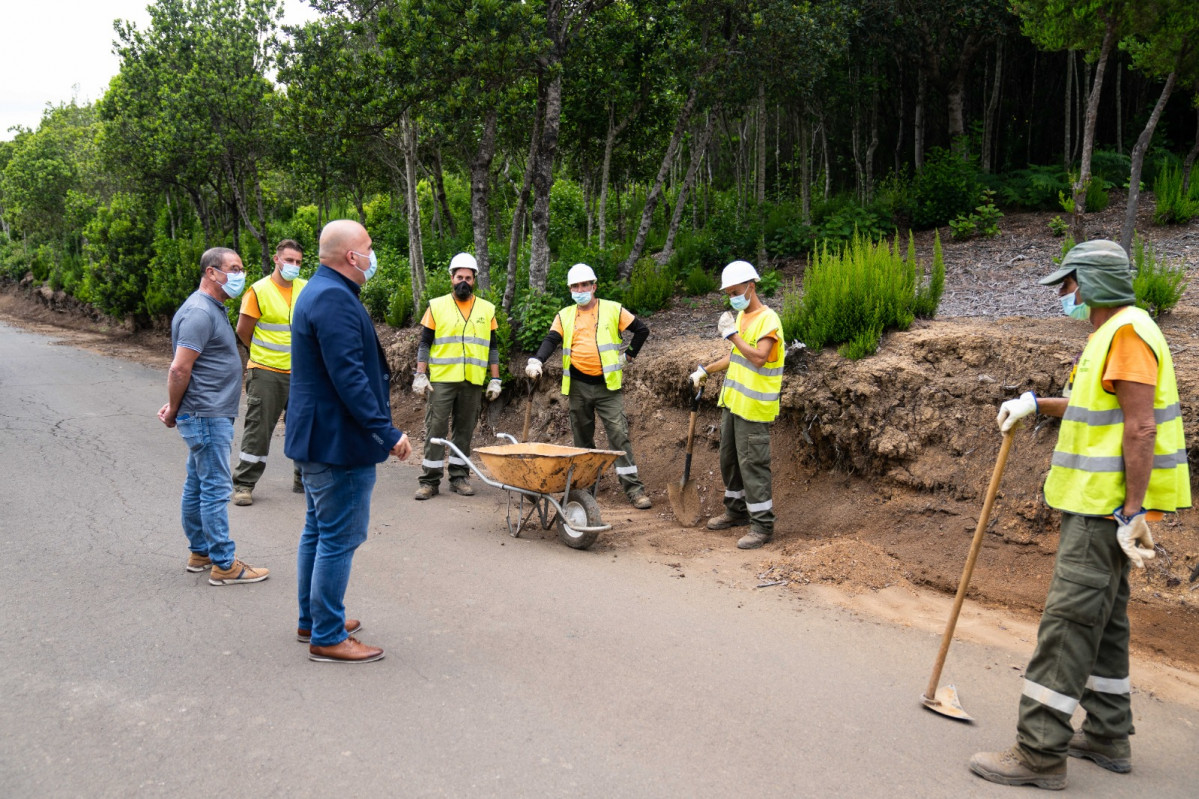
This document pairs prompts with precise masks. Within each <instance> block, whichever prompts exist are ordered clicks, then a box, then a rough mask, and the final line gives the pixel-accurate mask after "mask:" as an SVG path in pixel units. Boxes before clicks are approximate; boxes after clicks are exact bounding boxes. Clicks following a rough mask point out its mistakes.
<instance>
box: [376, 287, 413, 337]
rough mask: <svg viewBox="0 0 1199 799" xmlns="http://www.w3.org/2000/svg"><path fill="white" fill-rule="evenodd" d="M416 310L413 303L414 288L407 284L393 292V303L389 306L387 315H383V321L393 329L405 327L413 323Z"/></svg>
mask: <svg viewBox="0 0 1199 799" xmlns="http://www.w3.org/2000/svg"><path fill="white" fill-rule="evenodd" d="M414 310H416V306H415V304H414V303H413V302H412V286H409V285H408V284H407V283H405V284H404V285H402V286H399V287H398V288H396V290H395V291H394V292H392V295H391V302H390V303H388V305H387V313H386V314H384V315H383V319H384V321H386V322H387V324H389V325H391V326H392V327H405V326H407V325H408V323H409V322H411V321H413V319H412V312H413V311H414Z"/></svg>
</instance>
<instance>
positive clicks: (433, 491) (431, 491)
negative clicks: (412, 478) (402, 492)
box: [414, 483, 437, 499]
mask: <svg viewBox="0 0 1199 799" xmlns="http://www.w3.org/2000/svg"><path fill="white" fill-rule="evenodd" d="M435 496H437V486H431V485H429V484H428V483H421V485H420V488H418V489H416V496H415V497H414V498H415V499H432V498H433V497H435Z"/></svg>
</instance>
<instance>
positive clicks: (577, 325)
mask: <svg viewBox="0 0 1199 799" xmlns="http://www.w3.org/2000/svg"><path fill="white" fill-rule="evenodd" d="M566 283H567V285H568V286H569V287H570V295H571V297H572V299H574V303H573V304H572V305H568V306H567V307H565V308H563V309H562V310H561V311H559V312H558V315H557V316H555V317H554V322H553V324H552V325H551V326H550V330H549V332H548V333H546V335H545V340H543V341H542V342H541V347H540V348H539V349H538V350H537V354H536V355H535V356H533V357H532V358H530V359H529V362H528V365H527V366H526V367H525V374H526V375H528V376H529V377H530V378H532V379H534V380H536V379H537V378H538V377H540V376H541V371H542V364H543V363H544V362H545V360H546V359H547V358H549V357H550V355H552V354H553V352H554V350H556V349H557V348H558V345H562V393H563V394H565V395H566V396H567V397H569V398H570V430H571V434H572V436H573V437H574V445H575V446H576V447H586V448H587V449H594V448H595V417H596V415H597V414H598V416H599V417H600V421H601V422H603V423H604V432H605V433H606V434H607V435H608V448H609V449H614V450H622V451H623V452H624V454H623V455H621V456H620V457H619V458H617V460H616V463H615V467H616V476H617V478H618V479H619V480H620V485H621V487H622V488H623V489H624V491H625V494H626V495H627V496H628V498H629V501H630V502H631V503H633V507H635V508H640V509H642V510H645V509H648V508H651V507H653V503H652V502H651V501H650V498H649V497H648V496H647V495H646V493H645V485H644V484H643V483H642V482H641V476H640V475H639V474H638V473H637V463H636V462H635V461H634V460H633V449H632V445H631V444H630V443H629V422H628V419H627V418H626V417H625V412H624V395H623V393H622V392H621V384H622V379H623V374H624V367H625V364H626V363H627V362H629V361H632V360H633V358H635V357H636V356H637V353H638V352H640V351H641V347H642V345H643V344H645V340H646V339H647V338H649V326H648V325H646V324H645V322H642V321H641V320H640V319H638V318H637V317H636V316H634V315H633V314H632V313H630V312H629V311H628V309H626V308H624V307H622V306H621V304H620V303H618V302H612V301H611V300H601V299H599V298H598V297H596V295H595V290H596V286H597V284H596V277H595V270H593V269H592V268H591V267H590V266H588V265H587V264H575V265H574V266H572V267H571V268H570V270H569V271H568V272H567V273H566ZM626 330H627V331H629V332H630V333H631V334H632V336H633V340H632V341H631V342H630V344H629V347H628V349H627V350H626V351H625V352H623V353H622V352H621V351H620V345H621V333H623V332H624V331H626Z"/></svg>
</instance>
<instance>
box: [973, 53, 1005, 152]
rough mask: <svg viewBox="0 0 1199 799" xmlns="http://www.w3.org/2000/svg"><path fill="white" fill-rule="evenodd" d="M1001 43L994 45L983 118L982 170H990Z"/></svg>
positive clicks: (1001, 66) (1000, 71)
mask: <svg viewBox="0 0 1199 799" xmlns="http://www.w3.org/2000/svg"><path fill="white" fill-rule="evenodd" d="M1003 45H1004V40H1003V39H1000V40H999V41H998V43H996V45H995V78H994V80H993V81H992V82H991V96H990V97H989V98H987V111H986V116H985V117H984V118H983V142H982V153H981V156H982V158H981V161H980V162H979V164H980V166H981V167H982V171H983V172H988V173H989V172H990V171H991V151H992V150H993V149H994V148H995V110H996V109H997V108H998V107H999V87H1000V85H1001V81H1002V80H1003Z"/></svg>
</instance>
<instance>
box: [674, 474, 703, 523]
mask: <svg viewBox="0 0 1199 799" xmlns="http://www.w3.org/2000/svg"><path fill="white" fill-rule="evenodd" d="M667 492H668V493H669V494H670V509H671V510H673V511H674V517H675V518H676V519H678V521H679V524H681V525H683V526H684V527H694V526H695V525H697V524H699V519H700V506H699V492H698V491H696V490H695V483H694V482H692V481H691V480H688V481H687V482H685V483H682V482H679V483H671V484H670V485H669V486H667Z"/></svg>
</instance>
